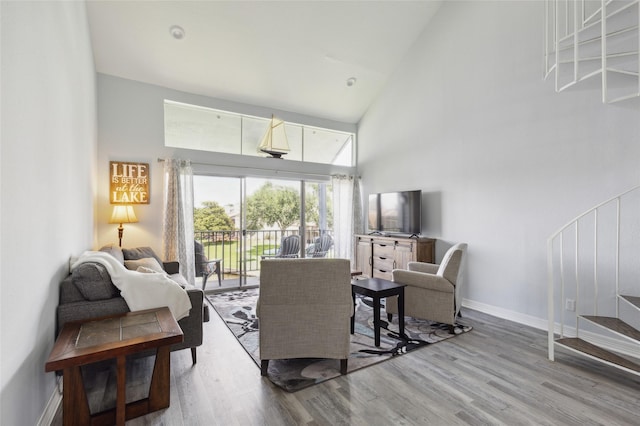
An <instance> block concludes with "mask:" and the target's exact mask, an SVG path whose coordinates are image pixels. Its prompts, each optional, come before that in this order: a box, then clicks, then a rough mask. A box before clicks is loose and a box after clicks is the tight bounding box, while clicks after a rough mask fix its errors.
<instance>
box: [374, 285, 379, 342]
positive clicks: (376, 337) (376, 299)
mask: <svg viewBox="0 0 640 426" xmlns="http://www.w3.org/2000/svg"><path fill="white" fill-rule="evenodd" d="M373 335H374V343H375V345H376V346H380V297H378V296H374V297H373Z"/></svg>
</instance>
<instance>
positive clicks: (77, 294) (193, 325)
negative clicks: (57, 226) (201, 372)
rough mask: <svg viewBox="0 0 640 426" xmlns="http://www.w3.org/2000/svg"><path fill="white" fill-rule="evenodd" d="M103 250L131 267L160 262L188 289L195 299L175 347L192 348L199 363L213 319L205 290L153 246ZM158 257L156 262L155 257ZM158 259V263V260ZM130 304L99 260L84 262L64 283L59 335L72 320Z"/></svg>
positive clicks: (115, 311) (120, 309)
mask: <svg viewBox="0 0 640 426" xmlns="http://www.w3.org/2000/svg"><path fill="white" fill-rule="evenodd" d="M100 251H104V252H107V253H109V254H111V255H112V256H113V257H115V258H116V259H118V260H119V261H120V262H122V263H123V265H125V266H127V268H129V269H137V268H138V267H140V266H141V265H144V267H149V266H151V267H152V268H153V265H158V266H157V268H162V269H160V270H164V272H166V273H167V274H168V275H169V277H170V278H171V279H173V280H174V281H175V282H177V283H178V284H180V285H181V286H182V287H183V288H185V289H186V290H187V294H188V296H189V300H190V301H191V311H190V312H189V316H187V317H185V318H182V319H181V320H180V321H178V325H180V328H181V329H182V332H183V333H184V341H183V342H182V343H177V344H175V345H173V346H172V347H171V350H180V349H186V348H190V349H191V357H192V360H193V363H194V364H195V363H196V347H198V346H200V345H201V344H202V323H203V322H207V321H209V309H208V306H207V305H206V304H205V303H204V292H203V291H202V290H200V289H198V288H196V287H194V286H192V285H190V284H188V283H187V282H186V280H185V279H184V277H183V276H182V275H180V265H179V264H178V262H162V261H161V260H160V258H159V257H158V256H157V255H156V254H155V253H154V251H153V250H152V249H151V248H150V247H139V248H134V249H120V247H115V246H105V247H103V248H101V249H100ZM151 259H154V260H155V261H153V260H151ZM156 262H157V263H156ZM129 310H130V309H129V306H127V303H126V302H125V300H124V299H123V298H122V297H121V296H120V291H119V290H118V289H117V288H116V287H115V286H114V285H113V283H112V282H111V278H110V276H109V273H108V272H107V270H106V268H105V267H104V266H102V265H101V264H99V263H84V264H81V265H79V266H78V267H76V268H75V269H74V270H73V272H72V273H71V274H69V276H67V278H65V279H64V280H63V281H62V283H61V286H60V301H59V304H58V309H57V328H56V330H57V331H56V334H59V333H60V331H61V330H62V327H63V326H64V324H65V323H67V322H69V321H77V320H86V319H91V318H99V317H103V316H108V315H114V314H120V313H124V312H129Z"/></svg>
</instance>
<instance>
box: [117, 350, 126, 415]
mask: <svg viewBox="0 0 640 426" xmlns="http://www.w3.org/2000/svg"><path fill="white" fill-rule="evenodd" d="M117 377H118V378H117V381H118V388H117V389H118V390H117V391H116V424H117V425H118V426H124V422H125V420H126V419H127V412H126V408H127V403H126V402H127V398H126V390H127V357H126V356H124V355H120V356H118V358H117Z"/></svg>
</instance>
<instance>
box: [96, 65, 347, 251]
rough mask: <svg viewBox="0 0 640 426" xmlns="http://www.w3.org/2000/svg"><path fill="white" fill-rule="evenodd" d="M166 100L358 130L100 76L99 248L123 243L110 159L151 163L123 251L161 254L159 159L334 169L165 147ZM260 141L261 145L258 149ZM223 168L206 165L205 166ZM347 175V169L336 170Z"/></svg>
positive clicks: (241, 167)
mask: <svg viewBox="0 0 640 426" xmlns="http://www.w3.org/2000/svg"><path fill="white" fill-rule="evenodd" d="M165 99H168V100H172V101H178V102H184V103H190V104H193V105H200V106H205V107H210V108H215V109H221V110H225V111H232V112H236V113H240V114H247V115H253V116H258V117H266V118H269V117H271V114H277V116H278V117H279V118H282V119H283V120H285V121H289V122H294V123H299V124H305V125H310V126H317V127H327V128H332V129H336V130H342V131H348V132H354V133H355V131H356V127H355V125H352V124H346V123H339V122H334V121H327V120H322V119H318V118H314V117H309V116H305V115H301V114H296V113H292V112H287V111H277V110H272V109H267V108H262V107H257V106H251V105H246V104H239V103H235V102H229V101H225V100H221V99H214V98H209V97H204V96H198V95H193V94H189V93H184V92H179V91H175V90H171V89H167V88H164V87H160V86H154V85H150V84H145V83H140V82H136V81H132V80H126V79H122V78H118V77H114V76H109V75H104V74H98V123H99V126H98V205H97V223H96V228H97V234H98V237H97V245H96V248H99V247H100V246H102V245H105V244H111V243H113V244H118V238H117V237H118V231H117V228H118V225H114V224H109V223H108V221H109V217H110V215H111V211H112V207H111V206H110V204H109V170H108V168H109V161H129V162H141V163H149V168H150V191H151V196H150V203H149V204H140V205H136V206H134V209H135V212H136V216H137V218H138V220H139V222H138V223H132V224H125V225H124V228H125V229H124V237H123V240H122V246H123V247H137V246H141V245H144V246H151V247H152V248H153V249H154V250H155V251H156V252H157V253H158V254H159V255H160V256H162V255H163V254H162V211H163V179H164V178H163V163H158V161H157V160H158V158H171V157H174V158H181V159H184V160H187V159H188V160H191V161H192V162H195V163H198V164H195V165H194V171H196V172H198V171H201V172H202V171H206V172H207V173H213V174H215V173H229V168H233V167H236V168H237V172H238V173H246V174H249V175H252V174H254V175H255V173H256V172H257V171H252V170H251V168H257V169H270V168H274V165H275V167H276V168H278V169H279V170H287V171H292V172H298V173H328V172H330V171H331V169H332V167H329V166H325V165H318V164H311V163H305V164H301V163H297V164H296V163H295V162H290V161H286V160H274V159H269V158H260V157H248V156H240V155H231V154H219V153H213V152H202V151H192V150H185V149H178V148H166V147H165V146H164V108H163V102H164V100H165ZM257 144H258V141H256V146H257ZM205 163H207V164H213V165H222V166H223V167H220V166H212V167H207V166H204V164H205ZM333 169H336V171H337V172H341V173H344V168H341V169H340V168H335V167H333Z"/></svg>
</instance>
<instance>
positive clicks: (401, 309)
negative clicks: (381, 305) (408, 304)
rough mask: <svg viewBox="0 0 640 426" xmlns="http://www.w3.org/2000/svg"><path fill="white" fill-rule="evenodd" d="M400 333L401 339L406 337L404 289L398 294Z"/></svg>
mask: <svg viewBox="0 0 640 426" xmlns="http://www.w3.org/2000/svg"><path fill="white" fill-rule="evenodd" d="M398 331H399V332H400V337H402V336H404V287H402V288H400V293H398Z"/></svg>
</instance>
